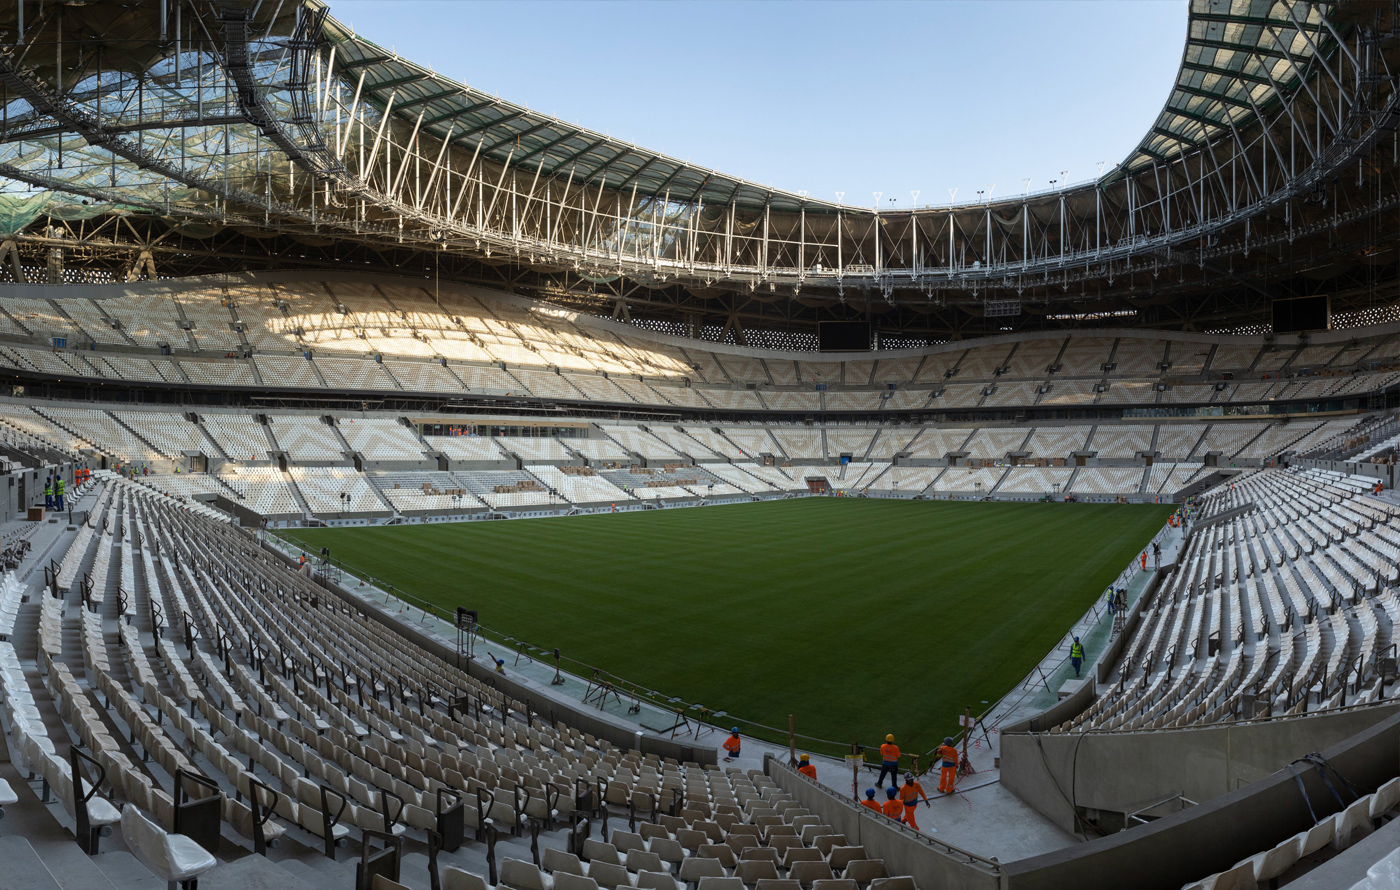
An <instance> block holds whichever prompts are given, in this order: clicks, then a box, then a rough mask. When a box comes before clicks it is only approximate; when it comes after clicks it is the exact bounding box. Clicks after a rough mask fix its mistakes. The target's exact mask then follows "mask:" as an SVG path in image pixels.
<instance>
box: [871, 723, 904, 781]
mask: <svg viewBox="0 0 1400 890" xmlns="http://www.w3.org/2000/svg"><path fill="white" fill-rule="evenodd" d="M885 773H889V774H890V781H891V782H898V781H899V746H898V745H896V744H895V743H894V734H893V733H891V734H890V735H887V736H885V743H884V744H883V745H881V746H880V778H878V779H876V781H877V782H879V783H880V787H882V788H883V787H884V786H885Z"/></svg>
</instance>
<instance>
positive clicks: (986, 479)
mask: <svg viewBox="0 0 1400 890" xmlns="http://www.w3.org/2000/svg"><path fill="white" fill-rule="evenodd" d="M1005 474H1006V470H1005V469H1004V468H1002V467H979V468H973V467H949V468H948V471H947V472H946V473H944V474H943V475H941V476H939V477H938V479H937V480H935V481H934V483H933V489H932V490H933V491H938V492H960V493H966V494H972V493H979V492H980V493H981V494H984V495H987V494H991V493H992V489H993V488H995V487H996V484H997V483H998V482H1000V481H1001V477H1002V476H1004V475H1005ZM979 486H980V487H979Z"/></svg>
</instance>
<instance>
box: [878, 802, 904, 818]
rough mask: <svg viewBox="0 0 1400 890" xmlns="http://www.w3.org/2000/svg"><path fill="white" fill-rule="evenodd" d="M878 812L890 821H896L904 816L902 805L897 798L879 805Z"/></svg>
mask: <svg viewBox="0 0 1400 890" xmlns="http://www.w3.org/2000/svg"><path fill="white" fill-rule="evenodd" d="M880 812H882V813H884V814H885V815H886V816H889V817H890V818H891V819H898V818H900V817H901V816H903V815H904V803H903V802H902V801H901V800H900V799H899V798H895V799H894V800H887V801H885V802H884V803H883V804H881V805H880Z"/></svg>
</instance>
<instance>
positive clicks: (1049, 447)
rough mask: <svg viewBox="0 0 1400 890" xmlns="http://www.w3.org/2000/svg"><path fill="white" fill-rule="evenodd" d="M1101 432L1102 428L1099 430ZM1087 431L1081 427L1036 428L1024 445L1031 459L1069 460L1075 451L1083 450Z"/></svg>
mask: <svg viewBox="0 0 1400 890" xmlns="http://www.w3.org/2000/svg"><path fill="white" fill-rule="evenodd" d="M1099 430H1100V432H1102V430H1103V427H1100V428H1099ZM1087 435H1088V430H1086V429H1085V428H1084V427H1082V426H1038V427H1036V428H1035V432H1034V433H1032V434H1031V438H1030V441H1029V442H1027V443H1026V447H1025V450H1026V451H1027V452H1028V453H1029V454H1030V456H1031V457H1037V458H1044V459H1046V460H1054V459H1057V458H1058V459H1063V460H1069V459H1070V456H1071V455H1073V454H1074V453H1075V452H1076V451H1083V450H1084V442H1085V439H1086V437H1087Z"/></svg>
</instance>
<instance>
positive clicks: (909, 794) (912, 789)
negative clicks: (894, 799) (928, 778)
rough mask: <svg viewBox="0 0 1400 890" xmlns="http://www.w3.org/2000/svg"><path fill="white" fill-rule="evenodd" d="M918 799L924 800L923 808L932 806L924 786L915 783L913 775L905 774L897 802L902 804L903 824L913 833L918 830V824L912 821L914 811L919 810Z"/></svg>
mask: <svg viewBox="0 0 1400 890" xmlns="http://www.w3.org/2000/svg"><path fill="white" fill-rule="evenodd" d="M920 797H922V798H923V799H924V806H932V804H930V803H929V799H928V795H927V794H925V793H924V786H923V785H920V784H919V783H918V782H917V781H915V779H914V774H913V773H905V774H904V784H903V785H901V786H900V787H899V800H900V802H901V803H903V804H904V824H905V825H908V826H909V827H910V828H912V829H914V830H915V831H918V830H919V823H918V822H917V821H915V819H914V811H915V810H917V809H918V808H919V798H920Z"/></svg>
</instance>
